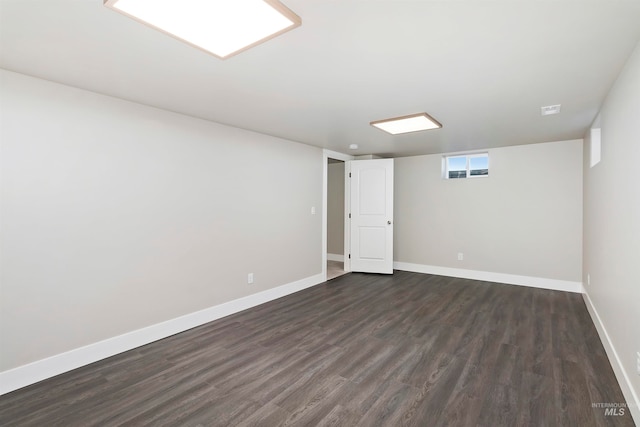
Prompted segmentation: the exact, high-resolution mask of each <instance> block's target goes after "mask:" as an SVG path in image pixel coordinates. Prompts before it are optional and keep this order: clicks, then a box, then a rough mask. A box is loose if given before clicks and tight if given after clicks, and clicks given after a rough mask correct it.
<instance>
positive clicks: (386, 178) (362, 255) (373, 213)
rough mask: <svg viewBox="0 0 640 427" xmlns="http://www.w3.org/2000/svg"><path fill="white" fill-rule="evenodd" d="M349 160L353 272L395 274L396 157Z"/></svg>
mask: <svg viewBox="0 0 640 427" xmlns="http://www.w3.org/2000/svg"><path fill="white" fill-rule="evenodd" d="M349 163H350V166H351V171H350V172H351V176H350V184H351V227H350V228H351V242H350V243H351V271H359V272H364V273H384V274H393V159H380V160H352V161H351V162H349Z"/></svg>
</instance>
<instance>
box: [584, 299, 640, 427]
mask: <svg viewBox="0 0 640 427" xmlns="http://www.w3.org/2000/svg"><path fill="white" fill-rule="evenodd" d="M582 298H583V299H584V304H585V305H586V306H587V311H589V314H590V315H591V320H593V324H594V325H595V326H596V330H597V331H598V335H599V336H600V341H602V346H603V347H604V350H605V351H606V353H607V357H608V358H609V362H610V363H611V367H612V368H613V372H614V374H615V375H616V379H617V380H618V384H620V389H621V390H622V395H623V396H624V399H625V400H626V401H627V408H629V411H630V412H631V416H632V417H633V419H634V420H635V421H639V420H640V398H639V397H638V394H637V393H636V391H635V390H634V389H633V385H632V384H631V380H630V379H629V376H628V375H627V371H626V370H625V369H624V365H623V364H622V361H621V360H620V357H619V356H618V352H617V351H616V349H615V347H614V346H613V342H611V338H610V337H609V334H608V333H607V328H605V327H604V323H602V319H601V318H600V315H599V314H598V310H596V307H595V306H594V305H593V302H592V301H591V298H589V294H588V293H587V292H586V291H585V292H583V293H582Z"/></svg>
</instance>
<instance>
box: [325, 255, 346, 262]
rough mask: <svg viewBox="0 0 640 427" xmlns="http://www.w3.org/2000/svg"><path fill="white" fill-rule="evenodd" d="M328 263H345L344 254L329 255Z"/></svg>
mask: <svg viewBox="0 0 640 427" xmlns="http://www.w3.org/2000/svg"><path fill="white" fill-rule="evenodd" d="M327 261H340V262H343V261H344V255H342V254H327Z"/></svg>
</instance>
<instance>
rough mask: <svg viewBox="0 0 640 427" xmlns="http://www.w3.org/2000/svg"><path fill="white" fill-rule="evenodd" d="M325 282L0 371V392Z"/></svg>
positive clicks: (314, 280) (286, 288) (294, 285)
mask: <svg viewBox="0 0 640 427" xmlns="http://www.w3.org/2000/svg"><path fill="white" fill-rule="evenodd" d="M323 282H325V280H324V278H323V275H322V274H316V275H315V276H310V277H307V278H304V279H301V280H297V281H295V282H291V283H288V284H285V285H282V286H278V287H276V288H273V289H268V290H266V291H262V292H258V293H256V294H253V295H248V296H246V297H242V298H238V299H236V300H233V301H229V302H226V303H223V304H219V305H216V306H213V307H209V308H205V309H204V310H200V311H196V312H194V313H190V314H186V315H184V316H180V317H177V318H175V319H171V320H167V321H165V322H161V323H157V324H155V325H151V326H148V327H146V328H142V329H137V330H135V331H131V332H127V333H125V334H122V335H118V336H116V337H113V338H108V339H106V340H103V341H99V342H97V343H94V344H89V345H87V346H84V347H80V348H76V349H73V350H70V351H67V352H65V353H61V354H57V355H55V356H51V357H48V358H46V359H42V360H38V361H36V362H33V363H29V364H28V365H24V366H20V367H17V368H14V369H11V370H8V371H4V372H1V373H0V395H2V394H5V393H9V392H11V391H13V390H17V389H19V388H22V387H26V386H28V385H30V384H34V383H37V382H38V381H42V380H45V379H47V378H51V377H53V376H55V375H59V374H62V373H64V372H68V371H71V370H73V369H76V368H79V367H81V366H85V365H88V364H90V363H93V362H97V361H98V360H102V359H106V358H107V357H111V356H114V355H116V354H119V353H122V352H125V351H128V350H131V349H134V348H136V347H140V346H142V345H145V344H149V343H151V342H153V341H157V340H160V339H163V338H166V337H169V336H171V335H174V334H177V333H180V332H183V331H186V330H188V329H191V328H194V327H196V326H200V325H203V324H205V323H208V322H211V321H214V320H217V319H220V318H222V317H225V316H229V315H231V314H234V313H238V312H240V311H242V310H246V309H248V308H251V307H255V306H257V305H260V304H264V303H266V302H269V301H272V300H274V299H277V298H281V297H283V296H286V295H289V294H292V293H294V292H298V291H301V290H303V289H306V288H309V287H312V286H315V285H318V284H320V283H323Z"/></svg>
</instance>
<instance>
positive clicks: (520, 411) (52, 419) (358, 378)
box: [0, 271, 634, 427]
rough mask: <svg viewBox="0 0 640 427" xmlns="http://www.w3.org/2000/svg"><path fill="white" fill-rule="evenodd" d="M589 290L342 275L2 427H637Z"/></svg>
mask: <svg viewBox="0 0 640 427" xmlns="http://www.w3.org/2000/svg"><path fill="white" fill-rule="evenodd" d="M623 402H624V398H623V396H622V393H621V391H620V387H619V386H618V383H617V382H616V379H615V376H614V374H613V371H612V369H611V365H610V364H609V361H608V359H607V357H606V353H605V352H604V349H603V347H602V344H601V342H600V340H599V337H598V334H597V332H596V330H595V328H594V326H593V323H592V322H591V319H590V317H589V314H588V312H587V310H586V308H585V306H584V303H583V301H582V297H581V296H580V295H579V294H571V293H565V292H557V291H550V290H543V289H533V288H526V287H519V286H510V285H501V284H495V283H488V282H481V281H473V280H467V279H456V278H448V277H441V276H432V275H423V274H414V273H407V272H402V271H396V272H395V274H394V275H393V276H383V275H366V274H356V273H353V274H348V275H345V276H342V277H339V278H337V279H334V280H332V281H330V282H327V283H325V284H323V285H319V286H316V287H313V288H310V289H307V290H305V291H302V292H298V293H296V294H293V295H289V296H287V297H284V298H280V299H278V300H275V301H272V302H269V303H267V304H263V305H261V306H258V307H254V308H252V309H250V310H247V311H244V312H242V313H238V314H235V315H233V316H229V317H226V318H224V319H220V320H218V321H215V322H212V323H209V324H206V325H203V326H201V327H198V328H194V329H192V330H189V331H186V332H183V333H181V334H177V335H174V336H171V337H168V338H166V339H164V340H161V341H158V342H155V343H152V344H149V345H146V346H144V347H140V348H137V349H135V350H132V351H128V352H126V353H122V354H119V355H117V356H114V357H111V358H109V359H105V360H103V361H100V362H97V363H94V364H92V365H89V366H85V367H82V368H80V369H76V370H74V371H72V372H68V373H66V374H63V375H60V376H57V377H55V378H51V379H48V380H46V381H42V382H41V383H38V384H34V385H32V386H29V387H26V388H24V389H21V390H17V391H15V392H12V393H9V394H7V395H4V396H2V397H0V425H3V426H43V425H46V426H65V427H67V426H121V425H125V426H142V425H158V426H163V425H167V426H234V425H239V426H288V425H295V426H316V425H319V426H356V425H359V426H400V425H403V426H473V427H476V426H568V425H571V426H574V425H575V426H578V425H579V426H632V425H634V424H633V420H632V419H631V416H630V414H629V412H628V410H627V411H625V415H624V416H605V414H604V408H594V407H592V403H623Z"/></svg>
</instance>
